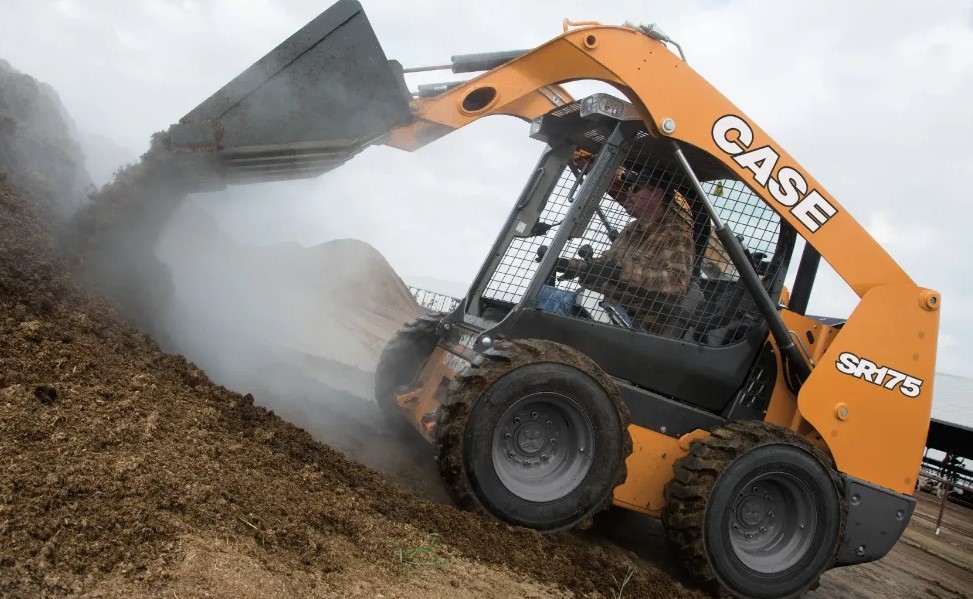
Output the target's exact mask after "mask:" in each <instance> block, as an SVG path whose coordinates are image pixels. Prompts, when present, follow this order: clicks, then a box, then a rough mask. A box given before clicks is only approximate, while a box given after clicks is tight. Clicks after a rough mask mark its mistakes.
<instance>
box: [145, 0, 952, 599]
mask: <svg viewBox="0 0 973 599" xmlns="http://www.w3.org/2000/svg"><path fill="white" fill-rule="evenodd" d="M563 29H564V31H563V34H561V35H559V36H558V37H555V38H554V39H552V40H551V41H549V42H547V43H545V44H542V45H540V46H538V47H537V48H534V49H531V50H524V51H515V52H497V53H490V54H479V55H463V56H454V57H453V58H452V61H451V63H450V64H449V65H443V66H441V67H431V68H433V69H434V68H442V69H451V70H452V71H453V72H457V73H464V72H479V73H480V74H479V75H477V76H475V77H473V78H472V79H469V80H465V81H454V82H447V83H443V84H436V85H426V86H420V88H419V90H418V91H417V92H415V93H411V92H410V91H409V90H408V87H407V86H406V82H405V77H404V74H405V73H407V72H411V71H414V70H429V69H403V68H402V66H401V65H400V64H398V63H397V62H395V61H390V60H388V59H387V58H386V56H385V54H384V52H383V50H382V48H381V46H380V45H379V43H378V41H377V39H376V37H375V34H374V32H373V30H372V28H371V26H370V24H369V22H368V20H367V18H366V17H365V15H364V12H363V10H362V8H361V6H360V5H359V4H358V3H357V2H355V1H354V0H340V1H339V2H338V3H337V4H335V5H334V6H332V7H331V8H329V9H328V10H327V11H325V12H324V13H323V14H322V15H321V16H319V17H318V18H316V19H315V20H313V21H312V22H310V23H308V24H307V25H306V26H305V27H304V28H303V29H301V30H300V31H298V32H297V33H295V34H294V35H293V36H292V37H291V38H289V39H288V40H286V41H285V42H284V43H283V44H281V45H280V46H279V47H278V48H276V49H275V50H274V51H272V52H271V53H269V54H268V55H267V56H265V57H264V58H263V59H261V60H260V61H258V62H257V63H255V64H254V65H253V66H252V67H250V68H249V69H247V70H246V71H245V72H244V73H242V74H241V75H240V76H238V77H237V78H236V79H234V80H233V81H231V82H230V83H229V84H227V85H226V86H225V87H223V88H222V89H221V90H219V91H218V92H217V93H216V94H214V95H213V96H212V97H211V98H209V99H208V100H206V101H205V102H203V103H202V104H201V105H200V106H198V107H197V108H196V109H194V110H193V111H192V112H190V113H189V114H187V115H186V117H185V118H183V119H182V120H181V121H180V122H179V123H177V124H175V125H173V126H172V127H171V128H170V129H169V130H168V132H167V134H166V136H165V137H164V140H163V144H164V146H165V148H166V149H167V150H168V152H167V153H166V155H165V158H166V161H167V164H168V165H169V166H170V167H171V168H173V169H176V171H178V173H179V176H182V177H186V178H188V179H190V180H192V181H193V182H194V183H195V185H196V188H197V189H212V188H219V187H222V186H225V185H227V184H237V183H246V182H251V181H268V180H278V179H291V178H297V177H313V176H317V175H319V174H321V173H323V172H325V171H328V170H330V169H332V168H334V167H336V166H338V165H340V164H342V163H343V162H345V161H347V160H348V159H350V158H351V157H353V156H354V155H355V154H356V153H358V152H360V151H361V150H363V149H364V148H366V147H368V146H370V145H373V144H386V145H389V146H393V147H397V148H401V149H404V150H416V149H418V148H420V147H422V146H423V145H425V144H428V143H430V142H432V141H434V140H436V139H438V138H440V137H442V136H444V135H446V134H448V133H450V132H452V131H455V130H456V129H459V128H461V127H463V126H465V125H467V124H469V123H471V122H473V121H475V120H478V119H481V118H483V117H486V116H491V115H509V116H513V117H516V118H519V119H522V120H524V121H525V122H527V123H529V134H530V136H531V137H533V138H534V139H537V140H540V141H542V142H544V144H545V149H544V150H543V152H542V154H541V156H540V159H539V160H538V162H537V165H536V167H535V168H534V169H533V171H532V172H531V174H530V177H529V179H528V181H527V184H526V185H525V187H524V188H523V191H522V192H521V194H520V196H519V197H518V198H516V199H515V200H514V201H513V208H512V210H511V212H510V216H509V218H508V219H507V221H506V223H505V224H504V226H503V228H502V229H501V230H500V232H499V234H498V236H497V238H496V241H495V242H494V244H493V247H492V249H491V250H490V252H489V253H488V255H487V257H486V259H485V261H484V263H483V266H482V268H481V269H480V271H479V273H478V274H477V275H476V277H475V279H474V280H473V283H472V285H471V287H470V289H469V292H468V293H467V295H466V297H465V298H463V299H462V301H461V302H460V303H459V305H458V306H457V307H455V309H452V310H451V311H450V312H449V313H427V314H425V315H424V316H422V317H421V318H419V319H418V320H417V321H415V322H412V323H409V324H407V325H405V326H404V328H403V329H402V330H401V332H399V334H398V335H396V336H395V337H394V338H393V339H392V340H391V341H390V342H389V344H388V346H387V347H386V349H385V351H384V353H383V355H382V359H381V363H380V364H379V367H378V372H377V381H376V395H377V400H378V402H379V403H380V404H381V406H382V407H383V409H384V410H386V411H387V412H388V414H390V415H391V417H393V418H394V419H396V420H398V421H402V422H407V423H409V424H410V425H411V427H412V428H414V429H415V430H416V431H418V433H420V434H421V435H422V436H423V437H424V438H425V439H426V440H427V441H428V442H429V443H430V444H432V445H433V446H434V448H435V453H436V456H437V461H438V466H439V469H440V471H441V474H442V478H443V481H444V483H445V485H446V486H447V488H448V489H449V491H450V492H451V493H452V495H453V496H454V498H455V499H456V501H457V502H458V503H459V504H460V505H461V506H464V507H469V508H475V509H480V510H483V511H485V512H487V513H489V514H492V515H493V516H495V517H496V518H498V519H500V520H503V521H505V522H508V523H512V524H516V525H521V526H526V527H531V528H535V529H538V530H541V531H555V530H562V529H566V528H569V527H572V526H574V525H576V524H578V523H579V522H582V521H584V520H586V519H588V518H590V517H591V516H592V514H594V513H596V512H597V511H599V510H601V509H603V508H605V507H606V506H608V505H610V504H614V505H615V506H619V507H621V508H625V509H628V510H634V511H636V512H641V513H643V514H648V515H651V516H655V517H659V518H661V519H662V522H663V524H664V526H665V529H666V531H667V535H668V538H669V541H670V543H671V548H672V552H673V554H674V556H675V558H676V559H677V560H678V561H679V562H680V563H682V564H683V566H684V567H685V569H686V570H687V571H688V572H689V573H690V574H691V575H692V576H694V577H696V579H698V580H699V581H700V583H701V584H704V585H717V584H718V585H722V586H723V587H725V588H726V589H728V590H729V591H730V592H732V593H733V594H735V595H737V596H739V597H751V598H757V597H792V596H797V595H799V594H801V593H803V592H804V591H805V590H807V589H809V588H811V587H812V586H813V585H815V584H816V582H817V580H818V578H819V577H820V575H821V574H822V573H823V572H824V571H825V570H826V569H828V568H831V567H833V566H843V565H848V564H857V563H862V562H867V561H871V560H876V559H879V558H881V557H882V556H884V555H885V554H886V553H887V552H888V551H889V550H890V548H891V547H892V546H893V545H894V544H895V542H896V541H897V540H898V538H899V536H900V535H901V533H902V531H903V529H904V528H905V526H906V525H907V523H908V522H909V520H910V517H911V515H912V511H913V507H914V505H915V501H914V499H913V498H912V496H911V495H912V492H913V490H914V487H915V485H916V479H917V474H918V471H919V465H920V460H921V457H922V450H923V444H924V440H925V437H926V431H927V428H928V423H929V414H930V406H931V397H932V382H933V373H934V367H935V353H936V339H937V333H938V319H939V309H940V296H939V295H938V294H937V293H936V292H935V291H932V290H929V289H925V288H922V287H919V286H918V285H916V284H915V283H914V282H913V281H912V279H911V278H910V277H909V276H908V275H907V274H906V273H905V272H904V271H903V270H902V268H900V267H899V265H898V264H897V263H896V262H895V261H894V260H892V259H891V258H890V257H889V255H888V254H887V253H886V252H885V250H883V249H882V247H881V246H880V245H879V244H878V243H877V242H876V241H875V240H874V239H873V238H872V237H871V236H870V235H869V234H868V233H867V232H866V231H865V230H864V229H863V228H862V226H861V225H860V224H858V222H857V221H856V220H855V219H854V218H853V217H852V216H851V214H850V213H849V212H848V211H847V210H845V209H844V208H843V207H842V206H841V205H840V204H839V203H838V202H837V201H836V200H835V199H834V198H833V197H832V196H831V195H830V194H828V192H826V191H825V190H824V188H823V187H822V186H821V185H820V184H819V183H818V182H817V181H816V180H815V179H813V178H812V177H811V176H810V175H809V174H808V173H807V171H805V170H804V169H803V168H802V167H801V166H800V165H799V164H798V163H797V162H796V161H795V160H794V159H793V158H791V157H790V156H789V155H788V154H787V153H786V152H784V150H783V149H782V148H781V147H780V146H779V145H778V144H777V143H776V142H774V141H773V140H772V139H771V138H770V137H769V136H768V135H767V134H766V133H765V132H763V131H762V130H761V129H760V128H759V127H758V126H757V125H756V124H755V123H754V122H753V121H752V120H750V119H749V118H748V117H747V116H746V115H744V114H743V113H742V112H741V111H740V110H739V109H738V108H736V107H735V106H734V105H733V104H731V103H730V102H729V101H728V100H727V99H726V98H724V97H723V96H722V95H721V94H720V93H719V92H718V91H716V90H715V89H714V88H713V87H712V86H710V85H709V84H708V83H707V82H706V81H705V80H704V79H703V78H701V77H700V76H699V75H698V74H697V73H696V72H695V71H693V69H692V68H691V67H690V66H689V65H688V64H687V63H686V62H685V60H684V59H683V58H682V56H681V54H682V50H681V49H680V48H678V46H677V49H678V50H679V53H678V54H677V53H675V52H673V51H672V50H671V49H670V45H672V44H673V42H672V40H670V39H669V38H668V37H666V36H665V34H663V33H662V32H661V31H660V30H659V29H658V28H656V27H654V26H648V27H645V26H635V25H631V24H625V25H622V26H604V25H600V24H597V23H581V24H574V23H570V22H568V21H565V22H564V24H563ZM582 79H590V80H598V81H602V82H606V83H608V84H610V85H612V86H614V87H615V88H616V89H617V90H618V91H619V92H620V95H621V96H623V97H624V98H625V99H624V100H623V99H621V98H619V97H615V96H613V95H608V94H596V95H593V96H591V97H587V98H584V99H581V100H576V99H574V98H572V97H571V96H570V94H568V93H567V91H566V90H565V89H564V88H563V87H561V84H562V83H564V82H569V81H575V80H582ZM460 200H461V199H460V198H458V199H457V201H460ZM798 238H801V239H803V240H804V241H805V242H806V243H805V245H804V249H803V253H802V254H801V256H800V260H799V265H798V267H797V272H796V278H795V280H794V283H793V289H792V290H791V291H790V292H787V290H786V289H785V288H784V278H785V276H786V274H787V269H788V266H789V265H790V264H791V261H792V260H791V258H792V254H794V252H795V248H796V246H797V243H796V242H797V239H798ZM822 257H823V258H824V259H825V260H827V262H828V263H829V264H830V265H831V266H832V267H833V268H834V269H835V271H837V273H838V274H839V275H840V276H841V277H842V278H843V279H844V280H845V281H846V282H847V283H848V285H849V286H850V287H851V288H852V289H853V290H854V292H855V293H856V294H857V295H858V296H859V297H860V302H859V303H858V305H857V307H856V308H855V309H854V311H853V312H852V314H851V316H850V317H849V318H848V319H847V320H843V319H842V320H838V319H827V318H816V317H812V316H808V315H806V314H805V312H806V308H807V305H808V298H809V296H810V293H811V289H812V287H813V285H814V280H815V274H816V271H817V268H818V265H819V262H820V259H821V258H822Z"/></svg>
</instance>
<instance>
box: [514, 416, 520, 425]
mask: <svg viewBox="0 0 973 599" xmlns="http://www.w3.org/2000/svg"><path fill="white" fill-rule="evenodd" d="M519 422H520V416H514V424H518V423H519Z"/></svg>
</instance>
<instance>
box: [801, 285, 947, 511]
mask: <svg viewBox="0 0 973 599" xmlns="http://www.w3.org/2000/svg"><path fill="white" fill-rule="evenodd" d="M930 298H936V299H935V300H933V301H930ZM938 328H939V299H938V296H937V295H935V294H932V293H931V292H929V291H928V290H921V289H917V288H915V287H910V286H905V285H897V286H882V287H876V288H874V289H872V290H871V291H869V292H868V293H866V294H865V296H864V297H863V298H862V301H861V302H860V303H859V304H858V307H857V308H856V309H855V311H854V312H853V313H852V315H851V318H849V319H848V322H847V323H846V324H845V326H844V328H843V329H842V330H841V332H840V333H838V335H837V336H836V337H835V339H834V341H833V342H832V343H831V346H830V347H829V348H828V350H827V351H826V352H825V353H824V355H823V356H822V357H821V360H820V361H819V362H818V364H817V366H816V367H815V369H814V371H813V372H812V373H811V376H810V378H808V380H807V382H806V383H805V384H804V387H803V388H802V389H801V392H800V395H799V397H798V406H799V407H800V411H801V414H803V416H804V417H805V418H806V419H807V420H808V422H810V423H811V425H813V426H814V427H815V428H816V429H817V430H818V432H820V433H821V435H822V436H823V437H824V440H825V441H826V442H827V444H828V447H829V448H830V450H831V453H832V455H833V456H834V459H835V463H836V464H837V466H838V469H839V470H840V471H841V472H844V473H846V474H848V475H849V476H853V477H856V478H860V479H863V480H867V481H869V482H871V483H872V484H875V485H878V486H881V487H885V488H887V489H891V490H893V491H897V492H899V493H905V494H909V495H911V494H912V492H913V489H914V487H915V483H916V476H917V474H918V472H919V466H920V462H921V460H922V451H923V447H925V442H926V433H927V431H928V428H929V414H930V410H931V407H932V391H933V376H934V374H935V364H936V332H937V331H938Z"/></svg>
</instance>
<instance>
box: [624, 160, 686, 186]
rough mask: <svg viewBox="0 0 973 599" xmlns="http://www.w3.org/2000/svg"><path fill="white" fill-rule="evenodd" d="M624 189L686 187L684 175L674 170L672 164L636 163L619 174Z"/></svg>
mask: <svg viewBox="0 0 973 599" xmlns="http://www.w3.org/2000/svg"><path fill="white" fill-rule="evenodd" d="M620 178H621V181H622V185H623V187H624V189H626V190H628V191H634V190H636V189H639V188H642V187H655V188H656V189H662V190H665V191H675V190H677V189H679V190H681V189H682V188H684V187H686V177H685V175H683V174H682V173H681V172H678V171H676V170H675V167H674V165H663V164H658V163H657V164H653V165H637V166H632V167H625V168H624V170H623V171H622V174H621V177H620Z"/></svg>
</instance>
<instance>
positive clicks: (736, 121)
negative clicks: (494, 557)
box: [713, 114, 838, 233]
mask: <svg viewBox="0 0 973 599" xmlns="http://www.w3.org/2000/svg"><path fill="white" fill-rule="evenodd" d="M713 141H714V142H716V145H717V146H718V147H719V148H720V149H721V150H723V151H724V152H726V153H727V154H729V155H730V156H733V161H734V162H736V163H737V164H739V165H740V166H742V167H743V168H745V169H747V170H749V171H750V172H751V173H753V178H754V180H755V181H756V182H757V184H758V185H760V186H761V187H763V188H764V189H766V190H767V191H769V192H770V195H771V196H773V198H774V199H775V200H777V201H778V202H780V204H781V205H783V206H786V207H787V208H790V212H791V214H793V215H794V216H795V217H796V218H797V220H798V221H799V222H800V223H801V224H802V225H804V226H805V227H807V230H808V231H810V232H811V233H814V232H815V231H817V230H818V229H820V228H821V227H823V226H824V225H826V224H827V223H828V221H829V220H831V217H833V216H834V215H835V214H837V213H838V209H837V208H835V207H834V206H832V205H831V203H830V202H829V201H828V200H826V199H825V198H824V196H822V195H821V194H820V193H818V192H817V190H815V189H811V190H808V185H807V179H806V178H805V177H804V175H802V174H801V173H800V171H798V170H797V169H794V168H791V167H789V166H782V167H781V168H780V170H779V171H777V176H776V177H774V176H773V175H774V169H776V168H777V162H778V161H779V160H780V154H778V153H777V151H776V150H774V149H773V148H772V147H770V146H760V147H759V148H753V147H751V146H752V145H753V129H751V128H750V125H748V124H747V122H746V121H745V120H743V119H742V118H740V117H738V116H736V115H734V114H728V115H726V116H723V117H720V118H719V119H717V121H716V122H715V123H713Z"/></svg>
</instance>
